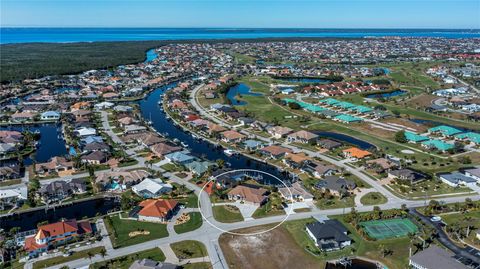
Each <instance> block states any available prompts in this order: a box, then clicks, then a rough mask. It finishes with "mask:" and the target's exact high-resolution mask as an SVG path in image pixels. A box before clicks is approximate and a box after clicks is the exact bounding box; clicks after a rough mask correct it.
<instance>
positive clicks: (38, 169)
mask: <svg viewBox="0 0 480 269" xmlns="http://www.w3.org/2000/svg"><path fill="white" fill-rule="evenodd" d="M73 169H74V168H73V162H71V161H67V159H65V158H63V157H53V158H51V159H50V161H48V162H45V163H37V164H35V173H36V174H37V175H39V176H47V175H49V174H51V173H58V172H61V171H69V170H73Z"/></svg>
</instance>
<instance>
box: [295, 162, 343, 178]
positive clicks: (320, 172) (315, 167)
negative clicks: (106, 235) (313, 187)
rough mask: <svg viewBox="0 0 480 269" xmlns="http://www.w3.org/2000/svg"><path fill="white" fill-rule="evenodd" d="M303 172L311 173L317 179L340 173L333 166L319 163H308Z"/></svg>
mask: <svg viewBox="0 0 480 269" xmlns="http://www.w3.org/2000/svg"><path fill="white" fill-rule="evenodd" d="M302 170H303V171H305V172H307V173H310V174H311V175H313V176H314V177H316V178H323V177H325V176H331V175H333V174H335V173H338V168H337V167H335V165H332V164H323V163H320V162H317V161H312V162H308V163H307V164H306V165H305V166H303V167H302Z"/></svg>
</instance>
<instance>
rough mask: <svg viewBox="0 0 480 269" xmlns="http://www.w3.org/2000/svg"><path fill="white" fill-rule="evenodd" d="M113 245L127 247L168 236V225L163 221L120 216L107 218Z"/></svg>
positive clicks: (106, 221)
mask: <svg viewBox="0 0 480 269" xmlns="http://www.w3.org/2000/svg"><path fill="white" fill-rule="evenodd" d="M105 224H106V225H107V229H108V232H109V234H110V239H111V240H112V243H113V247H115V248H119V247H125V246H130V245H135V244H139V243H142V242H145V241H150V240H153V239H157V238H162V237H167V236H168V232H167V225H166V224H161V223H152V222H141V221H136V220H122V219H120V218H119V217H118V216H109V217H107V218H106V219H105Z"/></svg>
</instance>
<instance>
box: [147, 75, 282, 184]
mask: <svg viewBox="0 0 480 269" xmlns="http://www.w3.org/2000/svg"><path fill="white" fill-rule="evenodd" d="M175 86H176V83H172V84H169V85H166V86H164V87H161V88H158V89H156V90H154V91H152V92H151V93H150V94H149V95H148V96H147V97H146V98H145V99H143V100H141V101H140V110H141V114H142V116H143V118H145V119H148V120H150V119H151V121H152V127H153V128H154V129H155V130H156V131H157V132H159V133H161V134H168V136H169V137H170V138H172V139H174V138H176V139H178V140H180V141H181V142H183V143H185V144H187V145H188V150H189V151H190V152H191V153H192V155H194V156H196V157H199V158H204V159H208V160H210V161H216V160H218V159H222V160H224V161H225V163H226V164H227V165H229V166H230V168H232V169H258V170H261V171H264V172H267V173H270V174H272V175H275V176H277V177H279V178H280V179H288V176H287V175H286V174H285V173H283V172H280V171H279V170H278V169H277V168H276V167H274V166H272V165H269V164H267V163H263V162H259V161H257V160H254V159H252V158H249V157H247V156H244V155H242V154H237V155H234V156H227V155H225V153H224V152H223V148H221V147H217V146H216V145H213V144H212V143H210V142H208V141H205V140H201V139H197V138H194V137H193V136H192V135H191V134H189V133H187V132H185V131H184V130H183V128H182V127H180V126H176V125H174V124H173V122H172V121H171V120H169V119H167V115H166V112H165V111H163V109H161V105H159V104H158V101H159V100H162V99H163V97H164V94H165V92H166V91H168V90H170V89H172V88H174V87H175ZM264 179H265V181H266V182H268V183H271V184H275V185H277V184H281V183H279V182H277V180H276V179H274V178H271V179H268V178H264Z"/></svg>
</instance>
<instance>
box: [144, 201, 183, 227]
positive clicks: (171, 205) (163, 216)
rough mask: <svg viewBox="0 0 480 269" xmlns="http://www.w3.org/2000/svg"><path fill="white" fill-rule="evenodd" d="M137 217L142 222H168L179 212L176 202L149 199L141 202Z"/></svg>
mask: <svg viewBox="0 0 480 269" xmlns="http://www.w3.org/2000/svg"><path fill="white" fill-rule="evenodd" d="M139 207H141V209H140V211H138V213H137V216H138V220H140V221H149V222H166V221H168V220H169V219H170V218H171V217H172V216H174V215H175V213H176V212H177V211H178V208H179V207H178V202H177V201H175V200H171V199H169V200H165V199H149V200H144V201H142V202H140V204H139Z"/></svg>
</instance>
